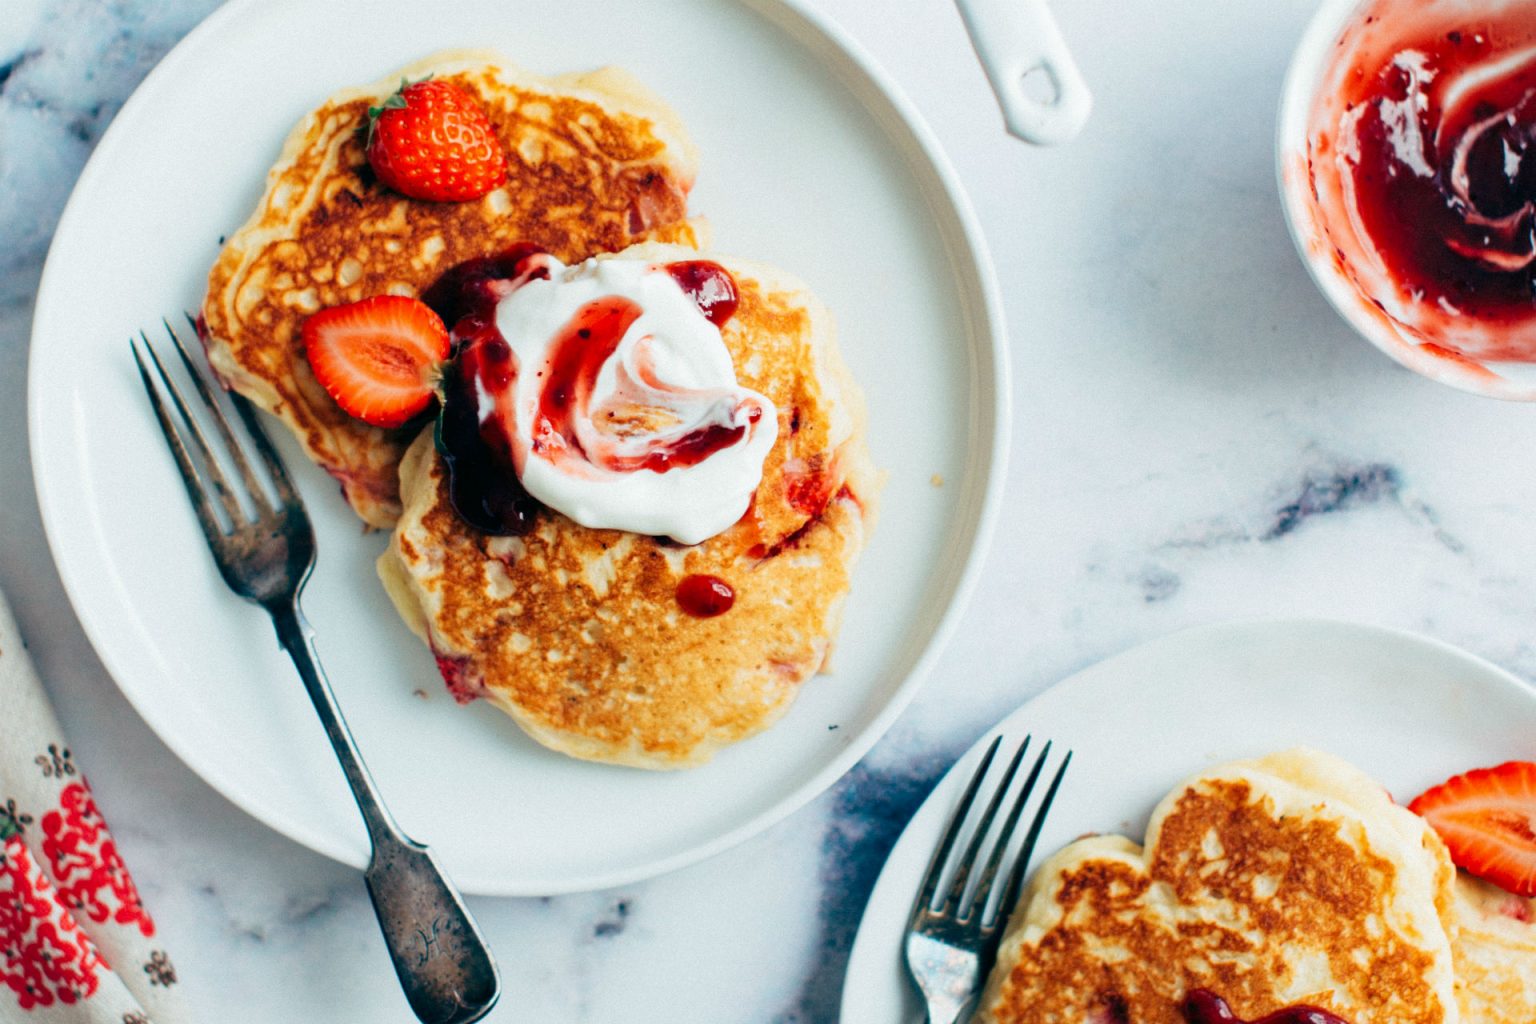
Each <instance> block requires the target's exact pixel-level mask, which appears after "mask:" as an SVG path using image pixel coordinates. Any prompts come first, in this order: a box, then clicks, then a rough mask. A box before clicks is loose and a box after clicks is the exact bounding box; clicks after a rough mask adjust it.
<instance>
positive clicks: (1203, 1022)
mask: <svg viewBox="0 0 1536 1024" xmlns="http://www.w3.org/2000/svg"><path fill="white" fill-rule="evenodd" d="M1183 1010H1184V1019H1185V1020H1186V1021H1188V1022H1189V1024H1349V1022H1348V1021H1346V1020H1345V1019H1344V1018H1343V1017H1340V1016H1338V1015H1337V1014H1334V1013H1329V1012H1328V1011H1327V1010H1323V1009H1320V1008H1318V1007H1316V1006H1305V1005H1297V1006H1287V1007H1286V1008H1285V1009H1283V1010H1276V1011H1275V1012H1274V1013H1271V1014H1268V1015H1266V1016H1263V1017H1260V1018H1259V1019H1258V1020H1253V1021H1245V1020H1243V1019H1242V1018H1241V1017H1239V1016H1237V1014H1235V1013H1233V1012H1232V1007H1230V1006H1228V1005H1227V1001H1226V1000H1225V999H1223V998H1221V996H1218V995H1217V994H1216V993H1214V992H1211V991H1208V990H1206V989H1203V988H1197V989H1194V990H1193V991H1191V992H1190V993H1189V994H1188V995H1187V996H1185V997H1184V1006H1183Z"/></svg>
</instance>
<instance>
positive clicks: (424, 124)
mask: <svg viewBox="0 0 1536 1024" xmlns="http://www.w3.org/2000/svg"><path fill="white" fill-rule="evenodd" d="M368 162H369V163H370V164H371V165H373V171H374V173H375V174H377V175H378V177H379V180H380V181H381V182H383V183H384V184H385V185H387V186H389V187H390V188H392V189H394V190H395V191H396V192H399V193H400V194H401V195H406V196H410V197H411V198H412V199H425V200H428V201H430V202H438V203H448V202H461V201H463V200H466V199H478V198H480V197H481V196H483V195H485V194H486V193H487V192H489V191H491V190H492V189H494V188H496V186H498V185H500V184H501V183H502V181H503V180H504V179H505V178H506V174H507V155H506V153H505V152H503V151H502V148H501V141H500V140H499V139H497V138H496V132H495V131H494V130H493V129H492V128H491V121H490V118H488V117H487V116H486V114H485V110H484V108H482V107H481V106H480V103H479V102H478V101H477V100H476V99H475V97H474V96H472V95H470V94H469V93H468V92H466V91H465V90H463V89H461V88H460V87H459V86H457V85H454V84H452V83H451V82H439V81H433V80H431V79H426V80H424V81H420V82H410V83H407V82H404V81H402V82H401V83H400V89H399V90H398V91H397V92H396V93H395V94H394V95H393V96H391V97H390V98H389V99H387V100H385V101H384V105H383V106H381V107H370V108H369V110H368Z"/></svg>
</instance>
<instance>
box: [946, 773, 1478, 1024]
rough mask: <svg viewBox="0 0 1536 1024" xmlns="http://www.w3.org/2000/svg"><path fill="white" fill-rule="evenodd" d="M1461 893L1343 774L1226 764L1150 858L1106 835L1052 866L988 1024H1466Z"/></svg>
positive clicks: (1379, 802)
mask: <svg viewBox="0 0 1536 1024" xmlns="http://www.w3.org/2000/svg"><path fill="white" fill-rule="evenodd" d="M1453 877H1454V876H1453V871H1452V868H1451V865H1450V860H1449V857H1448V856H1447V854H1446V852H1445V848H1444V846H1443V844H1441V843H1440V841H1439V839H1438V838H1437V837H1436V836H1435V835H1434V833H1433V832H1432V831H1431V830H1430V829H1429V827H1428V826H1427V825H1426V824H1425V823H1424V822H1423V820H1422V819H1420V818H1418V817H1417V816H1416V815H1413V814H1411V813H1410V812H1408V811H1407V810H1405V809H1403V808H1401V807H1398V806H1396V805H1395V804H1393V803H1392V801H1391V798H1390V797H1389V796H1387V794H1386V792H1385V791H1384V790H1382V789H1381V788H1380V787H1379V786H1377V785H1376V784H1375V783H1373V782H1372V781H1371V780H1370V779H1369V778H1368V777H1367V776H1365V775H1363V774H1362V773H1361V772H1359V771H1358V770H1357V769H1355V768H1353V767H1351V766H1349V765H1348V764H1346V763H1344V762H1343V761H1340V760H1338V759H1337V758H1334V757H1331V756H1329V755H1326V754H1320V753H1317V752H1315V751H1307V750H1296V751H1290V752H1288V753H1285V754H1277V755H1273V756H1271V757H1268V758H1264V759H1262V760H1260V761H1249V762H1237V763H1234V764H1229V765H1224V766H1221V767H1218V768H1214V769H1211V770H1210V771H1206V772H1202V773H1201V774H1199V775H1197V776H1195V777H1194V778H1192V779H1190V780H1188V781H1187V782H1185V783H1183V784H1182V785H1180V786H1179V787H1178V788H1176V789H1175V790H1174V791H1173V792H1172V793H1170V794H1169V795H1168V796H1167V797H1166V798H1165V799H1164V800H1163V801H1162V803H1160V804H1159V805H1158V807H1157V809H1156V810H1155V811H1154V812H1153V815H1152V819H1151V822H1150V824H1149V825H1148V829H1147V845H1146V847H1145V849H1143V848H1142V847H1138V846H1136V845H1135V844H1134V843H1132V842H1131V841H1130V840H1128V839H1125V838H1122V837H1119V836H1095V837H1092V838H1088V839H1082V840H1079V841H1077V842H1075V843H1072V844H1071V845H1069V846H1067V847H1066V848H1065V849H1063V850H1062V851H1061V852H1060V853H1058V854H1057V855H1056V856H1054V857H1052V858H1051V859H1050V860H1049V861H1048V862H1046V863H1045V864H1044V865H1042V866H1041V868H1040V869H1039V871H1038V872H1037V873H1036V876H1035V877H1034V879H1032V881H1031V883H1030V885H1029V887H1028V890H1027V891H1026V893H1025V894H1024V897H1023V899H1022V900H1021V901H1020V904H1019V908H1018V910H1017V911H1016V912H1015V914H1014V917H1013V919H1012V920H1011V921H1010V923H1009V926H1008V932H1007V934H1006V935H1005V937H1004V940H1003V944H1002V949H1001V952H1000V954H999V958H998V963H997V967H996V969H995V970H994V971H993V974H992V977H991V979H990V980H989V982H988V986H987V991H986V993H985V995H984V996H983V1001H982V1005H981V1008H980V1012H979V1014H978V1016H977V1018H976V1019H977V1020H978V1021H980V1022H984V1024H1022V1022H1031V1024H1035V1022H1039V1024H1045V1022H1067V1021H1072V1022H1091V1024H1184V1016H1183V1013H1182V1011H1181V1003H1182V1001H1183V999H1184V998H1185V996H1186V995H1187V993H1188V992H1190V991H1191V990H1194V989H1206V990H1208V991H1210V992H1213V993H1214V994H1216V995H1218V996H1220V997H1222V998H1223V999H1225V1000H1226V1001H1227V1002H1228V1003H1229V1004H1230V1005H1231V1008H1232V1010H1233V1012H1234V1013H1236V1015H1237V1016H1238V1017H1239V1018H1241V1019H1244V1020H1256V1019H1259V1018H1261V1017H1264V1016H1266V1015H1268V1014H1270V1013H1273V1012H1275V1011H1277V1010H1280V1009H1283V1008H1285V1007H1289V1006H1295V1005H1297V1004H1307V1005H1312V1006H1317V1007H1320V1008H1322V1009H1325V1010H1330V1011H1332V1012H1333V1013H1335V1014H1337V1015H1339V1016H1341V1017H1343V1018H1344V1019H1345V1020H1347V1021H1349V1022H1351V1024H1456V1021H1457V1020H1458V1011H1457V1005H1456V999H1455V994H1454V976H1453V968H1452V952H1451V943H1450V940H1449V938H1448V937H1447V933H1446V929H1445V927H1444V925H1443V917H1444V915H1445V914H1446V913H1447V912H1448V910H1449V908H1450V906H1451V901H1452V892H1451V884H1452V878H1453Z"/></svg>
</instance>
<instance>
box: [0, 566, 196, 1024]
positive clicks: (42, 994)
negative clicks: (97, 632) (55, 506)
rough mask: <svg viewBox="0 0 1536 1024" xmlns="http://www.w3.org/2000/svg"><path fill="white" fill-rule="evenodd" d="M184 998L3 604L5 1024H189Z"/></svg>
mask: <svg viewBox="0 0 1536 1024" xmlns="http://www.w3.org/2000/svg"><path fill="white" fill-rule="evenodd" d="M178 995H179V990H178V988H177V978H176V968H175V967H174V966H173V965H172V963H171V958H170V957H169V956H168V955H167V954H166V952H165V950H164V949H163V948H162V947H161V945H160V943H159V942H158V941H157V938H156V933H155V923H154V921H152V920H151V919H150V916H149V913H148V912H147V911H146V910H145V909H144V904H143V903H141V902H140V901H139V892H138V890H137V889H136V888H135V887H134V884H133V878H132V877H131V876H130V875H129V874H128V868H127V867H126V866H125V865H124V864H123V859H122V857H121V856H119V854H118V852H117V844H116V843H114V842H113V841H112V834H111V833H110V832H108V831H107V823H106V822H105V821H103V820H102V817H101V813H100V812H99V811H97V809H96V801H95V800H93V799H92V798H91V790H90V787H89V786H88V785H86V782H85V776H84V775H82V774H81V773H80V769H79V768H78V767H77V766H76V765H75V763H74V759H73V758H72V757H71V756H70V752H69V747H68V746H67V745H66V744H65V742H64V737H63V734H62V733H61V732H60V730H59V723H58V721H57V719H55V718H54V715H53V708H52V707H51V706H50V705H49V703H48V696H47V694H46V693H44V692H43V687H42V684H41V683H40V682H38V678H37V673H36V672H35V671H34V670H33V668H32V662H31V660H30V659H28V657H27V652H26V650H25V648H24V647H23V645H22V642H21V635H20V634H19V633H18V632H17V630H16V622H15V620H14V619H13V618H12V617H11V610H10V607H9V606H8V605H7V604H6V602H5V595H4V594H0V1021H5V1022H7V1024H9V1022H16V1024H152V1022H153V1024H179V1022H183V1021H186V1020H187V1019H188V1018H187V1015H186V1013H185V1012H184V1011H183V1010H182V1009H181V1008H180V1000H179V999H178Z"/></svg>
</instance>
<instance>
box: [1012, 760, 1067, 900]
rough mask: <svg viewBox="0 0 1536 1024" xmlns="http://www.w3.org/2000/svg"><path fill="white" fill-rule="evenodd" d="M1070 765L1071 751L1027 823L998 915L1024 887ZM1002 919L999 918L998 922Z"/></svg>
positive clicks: (1015, 898) (1017, 896) (1016, 897)
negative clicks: (1033, 816)
mask: <svg viewBox="0 0 1536 1024" xmlns="http://www.w3.org/2000/svg"><path fill="white" fill-rule="evenodd" d="M1071 763H1072V751H1070V750H1069V751H1067V756H1066V757H1064V758H1062V761H1061V767H1060V768H1057V769H1056V775H1055V776H1054V777H1053V778H1052V779H1051V785H1050V788H1049V789H1047V790H1046V791H1045V797H1044V798H1043V799H1041V801H1040V806H1039V808H1038V809H1037V810H1036V811H1035V818H1034V820H1033V821H1031V822H1030V823H1029V833H1028V834H1027V835H1025V837H1024V845H1023V846H1022V847H1020V849H1019V859H1018V860H1017V861H1015V862H1014V865H1013V870H1012V871H1010V872H1009V873H1008V885H1007V887H1006V888H1004V889H1003V898H1002V901H1001V902H1000V903H998V908H999V909H998V914H999V915H1006V914H1008V913H1009V912H1010V911H1011V910H1012V908H1013V905H1014V904H1015V903H1017V902H1018V899H1019V890H1020V889H1022V888H1023V887H1024V875H1025V873H1026V872H1027V871H1028V870H1029V858H1030V857H1031V856H1033V855H1034V852H1035V842H1036V841H1037V840H1038V839H1039V838H1040V830H1041V829H1042V828H1044V827H1045V816H1046V815H1047V814H1049V813H1050V810H1051V803H1052V802H1053V801H1054V800H1055V799H1056V791H1057V790H1058V789H1060V788H1061V780H1062V778H1063V776H1065V775H1066V774H1067V765H1069V764H1071ZM1002 919H1003V918H1002V917H1001V916H1000V917H999V920H1002Z"/></svg>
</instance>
